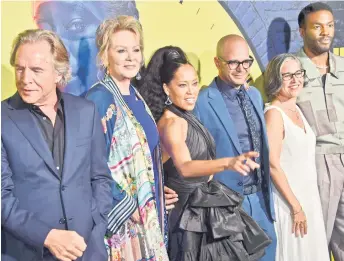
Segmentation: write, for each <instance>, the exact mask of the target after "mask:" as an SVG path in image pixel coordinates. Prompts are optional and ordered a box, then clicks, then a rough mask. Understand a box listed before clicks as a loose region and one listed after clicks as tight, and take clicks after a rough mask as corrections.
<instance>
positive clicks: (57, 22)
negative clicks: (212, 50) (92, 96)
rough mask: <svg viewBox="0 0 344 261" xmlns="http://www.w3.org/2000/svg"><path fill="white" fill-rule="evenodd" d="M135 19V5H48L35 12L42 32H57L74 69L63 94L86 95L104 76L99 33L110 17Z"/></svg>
mask: <svg viewBox="0 0 344 261" xmlns="http://www.w3.org/2000/svg"><path fill="white" fill-rule="evenodd" d="M117 15H132V16H135V17H137V18H138V11H137V9H136V5H135V2H134V1H90V2H88V1H46V2H44V1H43V2H40V3H39V5H38V6H37V8H36V10H35V17H34V19H35V21H36V24H37V26H38V27H39V28H42V29H47V30H52V31H54V32H56V33H57V34H58V35H59V36H60V38H61V39H62V41H63V43H64V44H65V46H66V48H67V50H68V52H69V55H70V63H71V67H72V79H71V81H70V82H69V83H68V85H67V86H66V87H65V89H64V91H66V92H69V93H73V94H76V95H80V94H83V93H85V92H86V91H87V90H88V89H89V88H90V87H91V86H92V85H93V84H94V83H95V82H96V81H98V78H99V77H102V72H100V70H99V69H98V67H97V60H96V57H97V53H98V50H97V47H96V43H95V35H96V30H97V28H98V26H99V24H100V23H101V22H102V21H103V20H105V19H106V18H109V17H116V16H117Z"/></svg>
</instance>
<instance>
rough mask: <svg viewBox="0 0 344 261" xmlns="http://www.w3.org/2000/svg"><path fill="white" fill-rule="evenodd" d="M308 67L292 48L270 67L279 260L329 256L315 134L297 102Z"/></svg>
mask: <svg viewBox="0 0 344 261" xmlns="http://www.w3.org/2000/svg"><path fill="white" fill-rule="evenodd" d="M305 75H306V71H305V70H303V69H302V67H301V63H300V61H299V60H298V59H297V57H295V56H294V55H292V54H280V55H278V56H276V57H274V58H273V59H272V60H271V61H270V63H269V64H268V66H267V69H266V72H265V83H266V85H265V91H266V94H267V96H268V97H269V99H270V101H271V103H269V104H267V106H266V108H265V119H266V128H267V134H268V139H269V147H270V157H269V159H270V173H271V177H272V180H273V183H274V186H273V196H274V204H275V212H276V222H275V230H276V235H277V252H276V261H289V260H312V261H326V260H329V256H328V250H327V241H326V234H325V226H324V221H323V215H322V209H321V204H320V197H319V192H318V186H317V172H316V165H315V135H314V133H313V130H312V129H311V127H310V126H309V124H308V123H307V121H306V119H305V118H304V116H303V114H302V112H301V110H300V109H299V108H298V106H297V105H296V99H297V96H298V95H299V94H300V92H301V91H302V90H303V86H304V84H305Z"/></svg>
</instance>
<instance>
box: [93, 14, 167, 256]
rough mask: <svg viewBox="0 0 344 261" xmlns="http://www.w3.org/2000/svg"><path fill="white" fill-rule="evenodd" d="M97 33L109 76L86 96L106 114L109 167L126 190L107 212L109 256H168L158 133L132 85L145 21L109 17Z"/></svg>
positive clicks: (140, 55) (139, 62)
mask: <svg viewBox="0 0 344 261" xmlns="http://www.w3.org/2000/svg"><path fill="white" fill-rule="evenodd" d="M96 37H97V39H96V41H97V46H98V49H99V53H98V58H99V63H100V65H101V66H102V67H104V69H105V76H104V78H103V79H102V80H101V81H99V82H97V83H96V84H95V85H94V86H93V87H92V88H91V89H90V91H89V92H88V94H87V98H88V99H90V100H92V101H93V102H94V103H95V104H96V106H97V107H98V110H99V113H100V115H101V117H102V124H103V128H104V135H105V139H106V144H107V152H108V165H109V168H110V170H111V174H112V177H113V179H114V180H115V181H116V182H117V183H118V185H119V187H120V189H121V191H123V192H122V194H118V193H117V194H115V195H114V201H115V202H114V208H113V210H112V211H111V212H110V214H109V225H108V230H107V236H106V244H107V246H108V250H109V255H110V260H111V261H115V260H121V261H122V260H128V261H132V260H133V261H138V260H168V256H167V252H166V248H165V244H164V243H165V242H164V237H165V235H166V234H165V220H166V219H165V211H164V210H165V208H164V199H163V180H162V164H161V157H160V147H159V135H158V131H157V128H156V125H155V122H154V119H153V117H152V116H151V113H150V111H149V109H148V107H147V106H146V104H145V102H144V101H143V99H142V97H141V96H140V95H139V93H138V92H137V91H136V89H135V88H134V87H133V86H132V84H131V80H132V79H133V78H134V77H135V76H136V75H137V74H138V72H139V70H140V68H141V66H142V64H143V36H142V29H141V25H140V24H139V22H138V21H137V20H136V19H135V18H134V17H131V16H119V17H117V18H116V19H109V20H105V21H104V22H103V23H102V24H101V25H100V26H99V28H98V30H97V36H96ZM114 191H116V189H115V188H114ZM165 239H166V238H165Z"/></svg>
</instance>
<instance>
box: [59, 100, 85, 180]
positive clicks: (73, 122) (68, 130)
mask: <svg viewBox="0 0 344 261" xmlns="http://www.w3.org/2000/svg"><path fill="white" fill-rule="evenodd" d="M62 97H63V101H64V103H63V109H64V121H65V122H64V125H65V147H64V159H63V170H62V178H63V179H65V178H66V175H68V173H70V171H68V170H69V167H70V166H71V165H73V161H74V159H75V157H74V156H75V155H74V150H75V145H76V143H75V141H76V138H77V137H78V131H79V130H80V128H79V126H80V116H81V113H80V110H78V109H77V108H75V106H74V101H71V100H70V99H69V98H70V97H69V95H66V94H65V93H62ZM80 131H81V130H80Z"/></svg>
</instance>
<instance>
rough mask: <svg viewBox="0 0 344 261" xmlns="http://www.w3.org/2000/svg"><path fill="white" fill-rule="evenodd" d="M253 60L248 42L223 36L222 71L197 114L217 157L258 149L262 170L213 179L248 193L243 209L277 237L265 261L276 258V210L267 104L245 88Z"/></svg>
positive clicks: (228, 173) (219, 55)
mask: <svg viewBox="0 0 344 261" xmlns="http://www.w3.org/2000/svg"><path fill="white" fill-rule="evenodd" d="M253 61H254V60H253V58H252V57H251V56H249V47H248V44H247V43H246V41H245V40H244V39H243V38H242V37H241V36H238V35H227V36H224V37H222V38H221V39H220V41H219V42H218V44H217V50H216V57H215V58H214V62H215V65H216V67H217V69H218V72H219V74H218V76H217V77H215V79H214V80H213V81H212V83H211V84H210V85H209V87H208V88H206V89H204V90H203V91H202V92H201V93H200V94H199V97H198V100H197V103H196V107H195V114H196V116H197V117H198V118H199V119H200V121H201V122H202V123H203V125H204V126H205V127H206V128H208V130H209V131H210V133H211V134H212V135H213V137H214V139H215V143H216V157H218V158H224V157H236V156H239V155H240V154H242V153H245V152H248V151H252V150H254V151H257V152H259V157H258V158H256V161H257V163H259V164H260V169H256V170H254V171H251V172H249V173H248V175H245V176H243V175H240V173H238V172H235V171H229V170H225V171H222V172H220V173H218V174H216V175H215V176H214V179H215V180H218V181H220V182H222V183H223V184H225V185H226V186H228V187H229V188H231V189H233V190H235V191H237V192H239V193H240V194H242V195H244V201H243V205H242V206H243V208H244V209H245V211H246V212H247V213H248V214H249V215H250V216H252V218H253V219H254V220H255V221H256V222H257V223H258V224H259V225H260V226H261V227H262V228H263V229H264V231H265V232H266V233H267V234H268V236H269V237H270V238H271V240H272V243H271V244H270V245H269V247H268V248H267V249H266V253H265V255H264V257H262V258H261V259H260V260H261V261H273V260H275V253H276V234H275V230H274V225H273V220H274V215H275V213H274V205H273V202H272V192H271V178H270V165H269V149H268V142H267V135H266V129H265V120H264V113H263V107H264V104H263V100H262V97H261V95H260V93H259V91H258V90H257V89H256V88H255V87H253V86H250V87H249V88H248V87H247V86H246V80H247V78H248V76H249V73H250V67H251V65H252V64H253ZM245 162H246V161H244V163H245Z"/></svg>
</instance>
